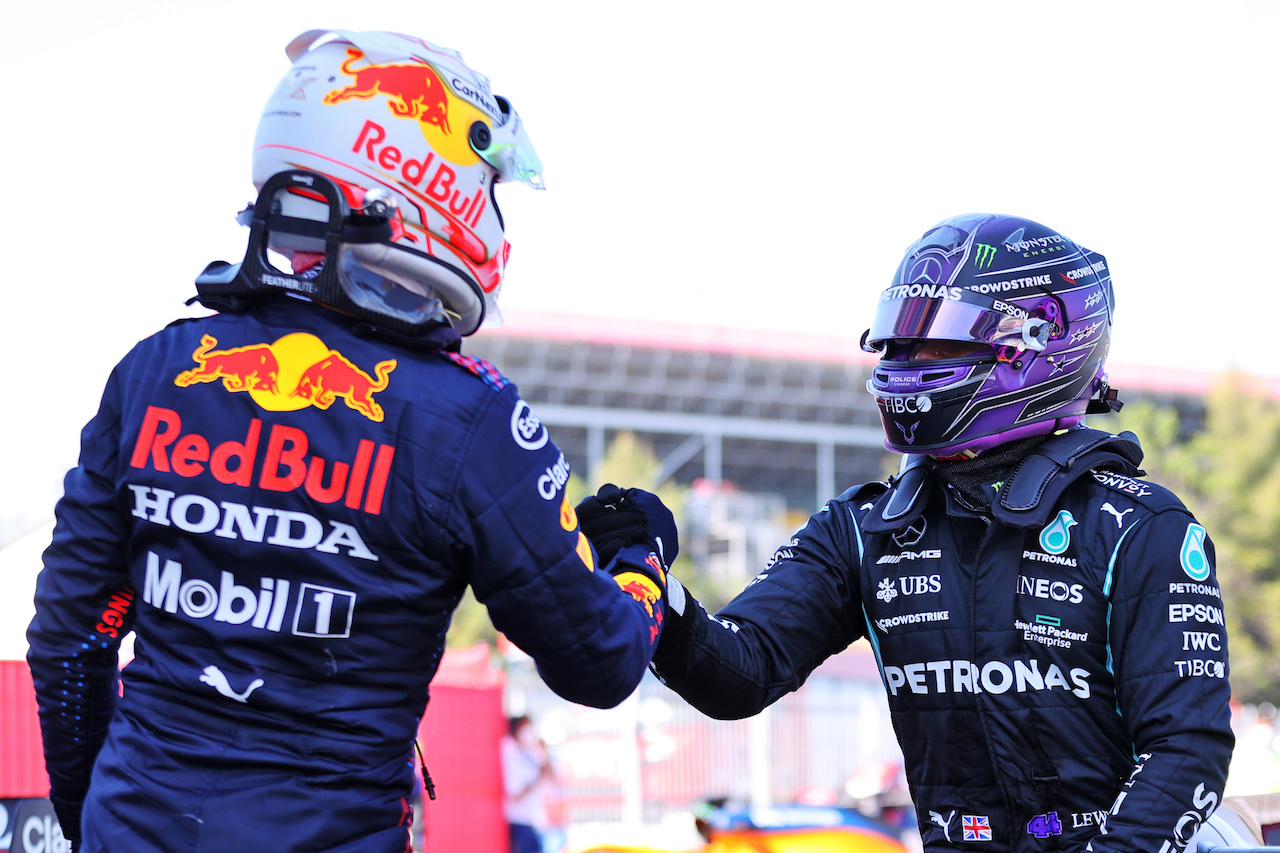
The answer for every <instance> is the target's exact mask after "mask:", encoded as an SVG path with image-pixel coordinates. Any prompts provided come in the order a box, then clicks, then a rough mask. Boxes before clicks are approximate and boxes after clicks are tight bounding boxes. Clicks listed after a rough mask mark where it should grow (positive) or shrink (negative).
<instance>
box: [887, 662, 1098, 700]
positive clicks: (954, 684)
mask: <svg viewBox="0 0 1280 853" xmlns="http://www.w3.org/2000/svg"><path fill="white" fill-rule="evenodd" d="M1067 675H1069V676H1070V677H1071V681H1070V682H1068V681H1067V676H1064V675H1063V674H1062V670H1061V669H1059V668H1058V665H1057V664H1052V663H1051V664H1049V666H1048V668H1047V669H1046V670H1045V671H1044V672H1041V671H1040V661H1038V660H1035V659H1034V658H1033V659H1031V660H1015V661H1014V662H1013V663H1012V664H1008V663H1005V662H1004V661H999V660H993V661H988V662H987V663H984V664H977V663H974V662H973V661H967V660H934V661H927V662H924V663H909V664H906V665H905V666H886V667H885V668H884V680H885V684H886V685H888V687H889V692H890V693H891V694H892V695H894V696H897V695H898V691H899V690H901V689H902V688H903V687H905V688H907V689H908V690H909V691H910V692H912V693H921V694H931V693H966V692H967V693H996V694H999V693H1008V692H1009V691H1010V690H1013V691H1014V692H1016V693H1026V692H1027V691H1029V690H1036V691H1039V690H1056V689H1061V690H1068V691H1070V692H1071V693H1074V694H1075V695H1076V696H1079V697H1080V698H1081V699H1088V698H1089V671H1088V670H1085V669H1072V670H1070V672H1068V673H1067Z"/></svg>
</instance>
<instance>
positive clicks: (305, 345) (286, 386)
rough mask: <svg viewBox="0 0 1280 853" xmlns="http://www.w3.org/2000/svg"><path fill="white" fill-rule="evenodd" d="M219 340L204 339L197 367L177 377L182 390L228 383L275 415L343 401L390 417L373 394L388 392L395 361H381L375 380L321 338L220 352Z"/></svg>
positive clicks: (374, 416)
mask: <svg viewBox="0 0 1280 853" xmlns="http://www.w3.org/2000/svg"><path fill="white" fill-rule="evenodd" d="M217 345H218V340H217V338H215V337H213V336H212V335H203V336H201V338H200V346H198V347H196V349H195V351H194V352H192V353H191V358H192V359H193V360H194V361H195V362H196V365H197V366H196V367H194V368H191V369H190V370H184V371H182V372H181V373H179V374H178V375H177V376H176V377H174V380H173V384H174V385H177V386H178V387H179V388H187V387H190V386H191V385H196V384H201V383H207V382H218V381H221V382H222V387H223V388H225V389H226V390H227V391H232V392H240V391H245V392H248V394H249V396H250V397H252V398H253V401H254V402H255V403H257V404H258V405H259V406H261V407H262V408H263V409H266V410H267V411H269V412H290V411H296V410H298V409H305V408H306V407H308V406H315V407H316V408H317V409H322V410H323V409H328V408H329V407H330V406H332V405H333V404H334V403H335V402H336V401H337V400H338V399H339V398H341V399H342V400H343V401H344V402H345V403H346V404H347V408H349V409H352V410H354V411H357V412H359V413H360V414H362V415H364V416H365V417H366V418H368V419H369V420H371V421H376V422H381V421H382V419H383V417H385V412H384V411H383V409H382V406H380V405H379V404H378V403H377V401H375V400H374V399H373V395H374V394H376V393H378V392H379V391H384V390H386V388H387V385H388V384H389V383H390V378H389V377H390V375H391V372H392V371H393V370H395V369H396V361H395V359H388V360H386V361H380V362H378V363H377V364H376V365H374V368H373V373H374V375H373V376H370V375H369V374H368V373H365V372H364V371H363V370H361V369H360V368H359V367H357V366H356V365H355V364H354V363H352V361H351V360H350V359H348V358H347V357H346V356H344V355H343V354H342V353H340V352H338V351H337V350H334V349H329V347H328V346H326V345H325V343H324V341H322V340H320V339H319V338H317V337H316V336H315V335H311V334H307V333H305V332H295V333H293V334H289V335H285V336H284V337H282V338H280V339H279V340H277V341H275V342H274V343H271V344H252V345H249V346H242V347H231V348H229V349H214V347H216V346H217Z"/></svg>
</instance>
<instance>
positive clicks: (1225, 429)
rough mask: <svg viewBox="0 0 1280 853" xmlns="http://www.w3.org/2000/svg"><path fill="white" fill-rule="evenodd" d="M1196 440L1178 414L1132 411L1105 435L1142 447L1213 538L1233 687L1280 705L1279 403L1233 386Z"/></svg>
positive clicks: (1237, 383)
mask: <svg viewBox="0 0 1280 853" xmlns="http://www.w3.org/2000/svg"><path fill="white" fill-rule="evenodd" d="M1205 413H1206V415H1205V420H1204V424H1203V426H1202V427H1201V428H1200V429H1199V430H1198V431H1197V432H1195V433H1194V434H1192V435H1190V436H1183V435H1181V424H1180V421H1179V417H1178V414H1177V412H1176V411H1175V410H1174V409H1173V408H1172V407H1167V406H1156V405H1153V404H1152V403H1150V402H1147V401H1141V402H1137V403H1134V404H1132V405H1129V406H1126V407H1125V408H1124V410H1123V411H1122V412H1121V413H1120V414H1119V415H1118V416H1117V417H1116V418H1115V419H1114V420H1112V421H1111V422H1110V423H1109V424H1108V425H1107V428H1108V429H1113V430H1119V429H1128V430H1132V431H1133V432H1135V433H1137V434H1138V436H1139V437H1140V439H1141V440H1142V446H1143V450H1144V451H1146V459H1145V461H1144V463H1143V467H1144V468H1145V469H1146V470H1147V471H1148V472H1149V473H1150V475H1151V478H1152V479H1153V480H1154V481H1155V482H1158V483H1160V484H1161V485H1164V486H1166V487H1168V488H1170V489H1172V490H1173V491H1174V492H1176V493H1177V494H1178V496H1179V497H1181V498H1182V500H1183V501H1184V502H1185V503H1186V504H1187V507H1188V508H1189V509H1190V510H1191V511H1192V512H1193V513H1194V514H1195V516H1196V518H1197V519H1198V520H1199V521H1200V523H1202V524H1203V525H1204V526H1205V528H1206V529H1207V530H1208V531H1209V536H1210V538H1211V539H1212V540H1213V542H1214V545H1215V548H1216V552H1217V572H1218V582H1219V584H1221V586H1222V598H1223V608H1224V610H1225V612H1226V617H1227V636H1228V638H1229V643H1230V650H1231V686H1232V689H1233V691H1234V692H1235V694H1236V696H1237V698H1239V699H1241V700H1243V701H1247V702H1261V701H1271V702H1276V701H1277V699H1280V654H1277V653H1278V652H1280V403H1278V402H1277V401H1276V400H1273V399H1270V398H1269V397H1268V396H1267V395H1265V394H1264V393H1262V392H1261V391H1260V390H1258V389H1257V388H1255V387H1253V383H1251V381H1250V380H1249V379H1248V378H1247V377H1244V376H1239V375H1233V376H1228V377H1226V378H1225V379H1224V380H1223V381H1222V382H1221V383H1220V384H1219V385H1218V386H1217V387H1215V388H1214V389H1213V391H1212V392H1211V393H1210V395H1209V396H1208V398H1207V399H1206V401H1205Z"/></svg>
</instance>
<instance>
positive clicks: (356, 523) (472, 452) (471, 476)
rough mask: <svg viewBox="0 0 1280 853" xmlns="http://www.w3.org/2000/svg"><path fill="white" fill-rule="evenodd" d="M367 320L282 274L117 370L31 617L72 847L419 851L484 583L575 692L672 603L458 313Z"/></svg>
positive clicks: (636, 651)
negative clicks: (272, 292)
mask: <svg viewBox="0 0 1280 853" xmlns="http://www.w3.org/2000/svg"><path fill="white" fill-rule="evenodd" d="M353 328H354V327H353V326H352V324H351V323H350V322H349V321H348V320H347V318H345V317H343V316H342V315H339V314H337V313H336V312H332V311H329V310H326V309H322V308H318V307H315V306H312V305H310V304H309V303H304V302H300V301H296V300H292V299H286V298H277V299H275V300H271V301H268V302H267V303H265V304H263V305H261V306H259V307H256V308H253V309H252V310H250V311H248V312H246V313H241V314H218V315H214V316H212V317H208V318H203V319H196V320H187V321H181V322H178V323H175V324H173V325H171V326H169V327H168V328H166V329H165V330H163V331H162V332H160V333H158V334H156V335H154V336H152V337H151V338H149V339H147V340H145V341H143V342H142V343H140V344H139V345H138V346H137V347H136V348H135V349H134V350H133V351H132V352H131V353H130V354H129V355H128V356H127V357H126V358H125V359H124V360H123V361H122V362H121V363H120V364H119V365H118V366H117V367H116V369H115V370H114V372H113V373H112V375H111V378H110V380H109V382H108V384H107V388H106V391H105V394H104V396H103V399H102V403H101V408H100V409H99V412H98V414H97V416H96V417H95V418H94V419H93V420H92V421H91V422H90V423H89V424H88V426H87V427H86V428H85V430H84V434H83V446H82V451H81V457H80V461H79V465H78V467H76V468H75V469H74V470H72V471H71V472H70V473H69V475H68V476H67V479H66V489H65V495H64V497H63V498H62V500H61V501H60V502H59V504H58V508H57V525H56V528H55V531H54V536H53V543H52V545H51V546H50V548H49V549H48V551H46V553H45V557H44V560H45V568H44V571H43V572H42V573H41V575H40V578H39V581H38V588H37V593H36V608H37V613H36V616H35V619H34V620H33V622H32V623H31V626H30V629H29V631H28V639H29V641H30V644H31V650H30V655H29V659H30V664H31V668H32V672H33V674H34V677H35V683H36V689H37V693H38V696H39V702H40V714H41V722H42V726H43V731H44V742H45V752H46V758H47V764H48V769H49V774H50V779H51V783H52V794H51V796H52V798H53V799H54V800H55V803H59V804H61V805H63V806H64V807H65V813H70V812H71V811H72V810H73V809H74V807H75V805H76V804H78V803H80V802H81V801H83V820H82V827H83V833H84V839H83V843H82V844H81V845H79V846H77V850H91V851H98V850H122V851H135V853H136V851H161V850H163V851H184V850H189V851H195V850H199V851H221V850H226V851H237V853H241V851H244V850H254V849H272V850H298V851H302V850H326V851H357V850H358V851H397V853H400V851H404V850H405V849H406V847H407V842H408V823H409V821H410V811H409V809H408V805H407V798H408V797H409V796H410V794H411V792H412V790H413V787H414V783H413V761H412V748H413V746H412V745H413V742H414V737H415V734H416V730H417V726H418V722H419V719H420V718H421V716H422V714H423V712H424V708H425V706H426V703H427V698H428V684H429V682H430V681H431V678H432V676H433V674H434V673H435V671H436V668H437V666H438V664H439V661H440V656H441V653H442V650H443V647H444V640H445V632H446V630H447V628H448V626H449V620H450V616H451V614H452V612H453V610H454V608H455V607H456V606H457V604H458V601H459V598H460V597H461V595H462V594H463V591H464V589H465V588H466V587H467V586H468V585H470V587H471V588H472V589H473V590H474V592H475V595H476V597H477V598H478V599H479V600H480V601H481V602H483V603H484V604H485V605H486V606H487V608H488V610H489V615H490V617H491V619H492V621H493V623H494V625H495V627H496V628H497V629H498V630H500V631H502V632H503V633H505V634H506V635H507V636H508V637H509V638H510V639H511V640H512V641H514V642H515V643H516V644H517V645H519V646H520V647H521V648H522V649H524V650H525V651H526V652H528V653H529V654H530V655H531V656H532V657H533V658H534V660H535V661H536V662H537V665H538V668H539V670H540V672H541V674H542V676H543V678H544V679H545V680H546V682H547V683H548V684H549V685H550V686H551V687H552V688H553V689H554V690H555V691H556V692H557V693H559V694H560V695H561V696H563V697H564V698H566V699H569V700H571V701H574V702H580V703H584V704H588V705H593V706H599V707H608V706H612V705H615V704H617V703H618V702H620V701H621V700H622V699H624V698H625V697H626V696H627V695H629V694H630V693H631V691H632V690H633V689H634V688H635V686H636V685H637V684H638V683H639V681H640V678H641V677H642V675H643V673H644V670H645V667H646V666H647V665H648V663H649V659H650V657H651V655H652V650H653V648H654V646H655V645H656V642H657V637H658V633H659V631H658V629H659V627H660V620H661V609H660V608H659V609H657V611H656V614H657V615H655V609H654V608H653V607H652V605H651V603H649V602H647V601H638V600H636V598H634V597H633V596H632V595H629V594H627V593H626V592H624V591H623V590H622V589H620V588H619V585H618V584H617V583H615V581H614V580H613V579H612V578H611V577H610V576H609V574H608V573H607V572H606V571H605V568H606V567H600V566H596V565H595V554H594V551H593V550H592V547H591V545H590V544H589V543H588V542H587V540H586V538H585V537H583V536H582V534H581V533H580V531H579V529H578V523H577V518H576V515H575V512H574V509H573V507H572V505H571V504H570V503H569V501H568V499H567V498H566V496H565V484H566V482H567V480H568V478H569V463H568V462H567V461H566V459H565V457H564V455H563V454H562V453H561V452H560V451H559V450H558V449H557V448H556V446H555V444H554V443H553V442H552V441H551V440H550V437H549V435H548V433H547V430H546V428H545V426H543V425H542V424H541V423H540V422H539V420H538V419H537V417H536V415H535V414H534V413H533V412H532V411H531V410H530V408H529V406H528V405H527V404H526V403H525V402H524V401H522V400H521V399H520V397H519V395H518V392H517V389H516V387H515V386H514V385H512V384H510V383H509V382H508V381H507V380H506V379H505V378H503V377H502V376H501V375H500V374H499V373H498V371H497V370H496V369H494V368H493V366H492V365H489V364H488V363H486V362H484V361H481V360H478V359H472V358H468V357H466V356H463V355H461V354H460V353H459V352H457V351H456V344H457V336H456V333H452V332H451V331H450V330H447V329H442V330H440V332H439V335H440V341H439V343H440V345H441V348H439V349H430V348H409V347H407V346H392V345H389V344H387V343H385V342H381V341H377V340H374V339H370V338H367V337H361V336H358V335H356V334H355V333H354V331H353ZM649 556H650V555H649V551H648V549H646V548H644V547H642V546H629V547H628V548H626V549H624V550H623V551H622V552H620V553H619V554H618V556H617V557H616V558H615V560H616V561H617V562H618V563H620V564H627V565H635V566H636V568H637V569H640V568H642V567H643V561H644V560H645V559H646V558H649ZM608 568H610V569H615V570H616V569H617V566H610V567H608ZM131 629H132V630H135V631H136V644H135V653H136V657H135V659H134V660H133V661H132V663H130V664H129V665H128V666H127V667H126V668H125V670H124V672H123V687H122V688H121V685H120V684H119V683H118V681H119V679H118V672H117V666H116V654H117V647H118V645H119V643H120V640H121V638H122V637H123V636H124V635H125V634H126V633H127V632H128V631H130V630H131ZM118 696H119V698H118Z"/></svg>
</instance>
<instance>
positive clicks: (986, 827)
mask: <svg viewBox="0 0 1280 853" xmlns="http://www.w3.org/2000/svg"><path fill="white" fill-rule="evenodd" d="M960 826H961V827H962V828H963V829H964V840H965V841H990V840H991V818H989V817H987V816H986V815H972V814H967V815H961V816H960Z"/></svg>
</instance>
